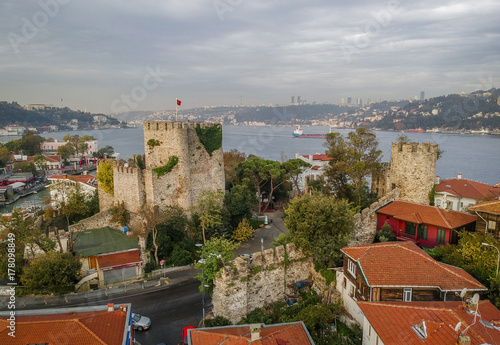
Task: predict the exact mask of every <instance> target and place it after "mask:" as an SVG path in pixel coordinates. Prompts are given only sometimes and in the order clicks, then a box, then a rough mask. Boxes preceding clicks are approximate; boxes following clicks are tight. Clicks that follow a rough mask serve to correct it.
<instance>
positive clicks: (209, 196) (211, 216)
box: [193, 190, 224, 243]
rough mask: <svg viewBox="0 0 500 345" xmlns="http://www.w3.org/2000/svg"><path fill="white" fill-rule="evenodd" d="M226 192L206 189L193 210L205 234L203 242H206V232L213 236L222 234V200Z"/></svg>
mask: <svg viewBox="0 0 500 345" xmlns="http://www.w3.org/2000/svg"><path fill="white" fill-rule="evenodd" d="M223 200H224V192H222V191H221V190H218V191H217V192H213V191H209V190H205V191H203V192H202V193H201V194H200V196H199V197H198V199H197V201H196V205H195V206H194V208H193V210H194V212H196V213H197V214H198V217H199V219H200V226H201V231H202V234H203V243H206V242H207V241H206V237H207V236H206V233H207V232H208V237H209V238H211V237H212V236H213V235H216V234H217V235H219V236H220V235H222V225H223V222H222V201H223Z"/></svg>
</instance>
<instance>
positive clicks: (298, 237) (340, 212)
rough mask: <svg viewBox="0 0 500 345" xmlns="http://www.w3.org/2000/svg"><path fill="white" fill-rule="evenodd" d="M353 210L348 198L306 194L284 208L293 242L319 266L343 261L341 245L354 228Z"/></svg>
mask: <svg viewBox="0 0 500 345" xmlns="http://www.w3.org/2000/svg"><path fill="white" fill-rule="evenodd" d="M353 217H354V210H353V208H352V207H351V204H350V203H349V202H347V200H339V199H337V198H335V197H333V196H325V195H309V194H306V195H303V196H301V197H299V198H295V199H293V200H292V201H291V202H290V203H289V204H288V206H287V207H286V208H285V212H284V217H283V220H284V222H285V226H286V227H287V228H288V230H289V233H290V235H291V238H292V240H293V242H294V243H295V244H296V245H297V246H298V247H299V248H301V249H303V250H304V251H305V252H306V253H309V254H310V255H312V256H313V258H314V261H315V264H316V265H317V267H320V268H324V267H336V266H337V265H338V264H340V263H341V262H342V261H341V253H340V249H341V248H342V247H344V246H346V245H347V242H348V241H349V239H350V237H351V235H352V232H353V229H354V220H353Z"/></svg>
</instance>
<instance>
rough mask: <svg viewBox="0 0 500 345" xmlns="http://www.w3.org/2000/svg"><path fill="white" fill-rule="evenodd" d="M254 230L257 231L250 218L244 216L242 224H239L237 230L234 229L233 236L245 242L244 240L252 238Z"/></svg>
mask: <svg viewBox="0 0 500 345" xmlns="http://www.w3.org/2000/svg"><path fill="white" fill-rule="evenodd" d="M254 232H255V230H254V229H253V228H252V226H251V225H250V222H249V221H248V219H246V218H243V220H242V221H241V222H240V224H238V227H237V228H236V230H234V232H233V238H234V239H235V240H236V241H240V242H243V241H246V240H248V239H250V237H252V234H253V233H254Z"/></svg>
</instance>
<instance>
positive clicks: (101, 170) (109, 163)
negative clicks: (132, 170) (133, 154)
mask: <svg viewBox="0 0 500 345" xmlns="http://www.w3.org/2000/svg"><path fill="white" fill-rule="evenodd" d="M113 167H114V160H112V159H106V160H104V161H102V162H100V163H99V166H98V168H97V174H96V177H97V182H99V186H100V187H101V188H102V190H104V191H105V192H106V193H108V194H111V195H114V194H115V187H114V183H113Z"/></svg>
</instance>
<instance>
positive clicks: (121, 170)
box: [113, 165, 141, 175]
mask: <svg viewBox="0 0 500 345" xmlns="http://www.w3.org/2000/svg"><path fill="white" fill-rule="evenodd" d="M113 172H114V173H117V174H136V175H139V174H141V169H139V168H136V167H126V166H123V165H115V166H114V171H113Z"/></svg>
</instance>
